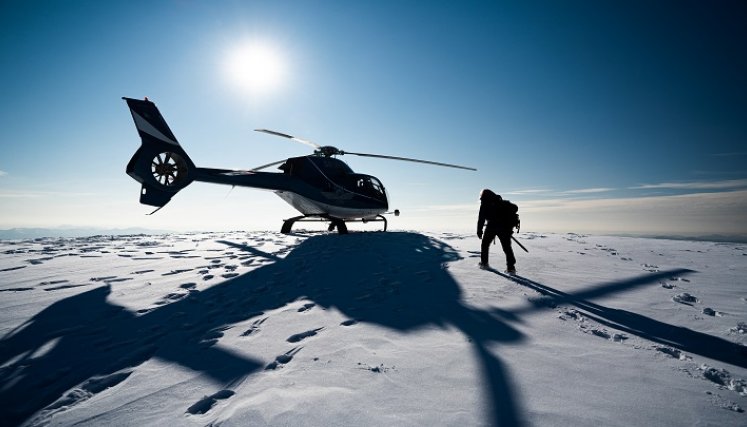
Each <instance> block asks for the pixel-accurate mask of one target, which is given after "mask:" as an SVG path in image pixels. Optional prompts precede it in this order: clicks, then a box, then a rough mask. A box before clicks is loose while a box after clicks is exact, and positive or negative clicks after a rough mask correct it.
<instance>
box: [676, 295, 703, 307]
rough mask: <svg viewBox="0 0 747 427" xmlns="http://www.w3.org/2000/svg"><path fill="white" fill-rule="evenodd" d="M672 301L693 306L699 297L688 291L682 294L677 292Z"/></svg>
mask: <svg viewBox="0 0 747 427" xmlns="http://www.w3.org/2000/svg"><path fill="white" fill-rule="evenodd" d="M672 301H674V302H678V303H680V304H685V305H689V306H692V305H693V304H695V303H696V302H698V299H697V298H696V297H694V296H693V295H690V294H688V293H687V292H683V293H681V294H677V295H675V296H673V297H672Z"/></svg>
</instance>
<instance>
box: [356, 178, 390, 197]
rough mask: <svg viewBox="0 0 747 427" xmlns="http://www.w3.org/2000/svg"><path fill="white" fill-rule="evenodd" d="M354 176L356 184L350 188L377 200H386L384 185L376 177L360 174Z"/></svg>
mask: <svg viewBox="0 0 747 427" xmlns="http://www.w3.org/2000/svg"><path fill="white" fill-rule="evenodd" d="M353 177H354V183H355V185H354V188H351V189H350V190H352V191H353V192H355V193H358V194H361V195H364V196H368V197H372V198H374V199H377V200H386V195H385V194H384V186H383V185H381V181H379V180H378V179H377V178H376V177H373V176H370V175H358V174H355V175H353Z"/></svg>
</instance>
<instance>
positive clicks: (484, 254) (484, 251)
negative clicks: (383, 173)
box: [480, 228, 495, 266]
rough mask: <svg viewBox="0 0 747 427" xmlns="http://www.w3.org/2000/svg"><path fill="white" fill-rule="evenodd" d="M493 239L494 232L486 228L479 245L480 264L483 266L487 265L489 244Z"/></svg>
mask: <svg viewBox="0 0 747 427" xmlns="http://www.w3.org/2000/svg"><path fill="white" fill-rule="evenodd" d="M494 239H495V231H493V230H491V229H489V228H486V229H485V231H484V232H483V233H482V244H481V245H480V263H481V264H482V265H484V266H487V265H488V258H489V257H490V244H491V243H493V240H494Z"/></svg>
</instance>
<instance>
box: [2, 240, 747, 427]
mask: <svg viewBox="0 0 747 427" xmlns="http://www.w3.org/2000/svg"><path fill="white" fill-rule="evenodd" d="M517 237H518V238H519V239H521V240H522V242H523V243H524V244H525V246H527V247H528V249H529V250H530V253H528V254H527V253H524V252H519V251H517V256H518V264H517V266H518V268H519V271H518V273H517V274H514V275H507V274H504V273H502V272H501V271H498V270H492V269H491V270H482V269H479V268H478V267H477V262H478V260H479V246H480V241H479V240H478V239H477V238H476V237H474V236H472V235H462V234H454V233H425V234H422V233H414V232H386V233H381V232H374V233H363V232H357V233H350V234H348V235H337V234H326V233H318V232H304V231H301V232H297V233H294V234H292V235H282V234H277V233H263V232H252V233H247V232H226V233H191V234H181V235H159V236H147V235H131V236H92V237H87V238H68V239H43V238H42V239H30V240H11V241H0V403H2V406H1V408H2V411H1V413H0V425H3V426H17V425H26V426H45V425H62V426H67V425H82V426H100V425H138V426H163V425H185V426H189V425H195V426H204V425H212V426H219V425H220V426H248V425H252V426H262V425H271V426H277V425H298V426H300V425H304V426H337V425H339V426H351V425H411V426H452V425H470V426H473V425H500V426H522V425H525V426H532V425H537V426H546V425H575V426H598V425H605V426H630V425H657V426H682V425H719V426H730V425H733V426H736V425H747V418H745V417H746V415H745V414H744V409H743V408H745V407H746V405H747V381H745V379H746V378H747V351H745V346H744V344H745V341H746V340H747V326H746V325H747V287H746V286H745V277H747V258H745V257H744V253H745V250H746V249H745V246H744V245H740V244H729V243H709V242H692V241H669V240H655V239H641V238H621V237H603V236H586V235H579V234H573V233H570V234H537V233H522V234H520V235H518V236H517ZM491 250H492V251H493V253H492V254H491V261H492V264H493V265H495V266H499V265H500V264H501V262H502V260H503V257H502V253H501V252H500V248H499V247H498V246H494V247H492V248H491Z"/></svg>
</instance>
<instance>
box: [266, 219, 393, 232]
mask: <svg viewBox="0 0 747 427" xmlns="http://www.w3.org/2000/svg"><path fill="white" fill-rule="evenodd" d="M296 222H329V223H330V224H329V228H328V229H327V230H329V231H334V230H335V228H337V232H338V233H340V234H348V227H347V225H345V223H346V222H362V223H368V222H383V223H384V231H386V227H387V221H386V218H385V217H384V216H383V215H376V218H374V219H349V220H347V221H346V220H343V219H340V218H333V217H330V216H328V215H299V216H295V217H293V218H289V219H286V220H284V221H283V226H282V227H281V228H280V232H281V233H283V234H290V232H291V228H293V224H295V223H296Z"/></svg>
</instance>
